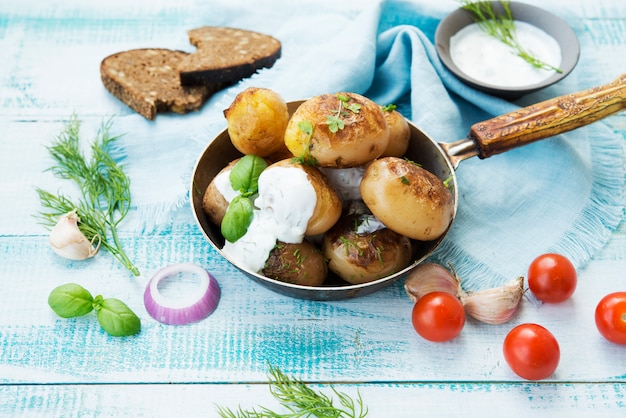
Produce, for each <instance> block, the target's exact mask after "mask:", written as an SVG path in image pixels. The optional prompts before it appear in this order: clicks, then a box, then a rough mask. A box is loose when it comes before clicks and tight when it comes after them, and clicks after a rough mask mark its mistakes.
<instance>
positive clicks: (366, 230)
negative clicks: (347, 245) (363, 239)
mask: <svg viewBox="0 0 626 418" xmlns="http://www.w3.org/2000/svg"><path fill="white" fill-rule="evenodd" d="M361 220H362V221H361V223H360V224H359V226H358V227H357V229H356V231H355V232H356V233H357V234H359V235H363V234H371V233H372V232H376V231H378V230H381V229H384V228H387V227H386V226H385V224H384V223H382V222H381V221H380V220H379V219H378V218H377V217H375V216H374V215H362V216H361Z"/></svg>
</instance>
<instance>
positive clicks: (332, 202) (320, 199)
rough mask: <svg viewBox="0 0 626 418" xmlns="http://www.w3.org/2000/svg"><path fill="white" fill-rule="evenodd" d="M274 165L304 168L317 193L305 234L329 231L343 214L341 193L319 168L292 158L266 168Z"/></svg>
mask: <svg viewBox="0 0 626 418" xmlns="http://www.w3.org/2000/svg"><path fill="white" fill-rule="evenodd" d="M274 166H276V167H286V168H289V167H295V168H299V169H300V170H304V172H305V173H306V174H307V176H308V180H309V182H310V183H311V184H312V185H313V188H314V189H315V194H316V195H317V201H316V203H315V209H314V210H313V215H311V218H310V219H309V222H308V224H307V228H306V233H305V235H318V234H323V233H324V232H326V231H328V230H329V229H330V228H331V227H332V226H333V225H334V224H335V223H336V222H337V220H338V219H339V217H340V216H341V209H342V206H341V205H342V204H341V199H340V198H339V195H338V194H337V192H335V189H333V188H332V186H331V185H330V183H329V182H328V179H327V178H326V176H325V175H324V174H322V172H321V171H319V170H318V169H317V168H315V167H312V166H309V165H305V164H300V163H298V162H296V161H294V160H293V159H291V158H288V159H284V160H281V161H278V162H276V163H274V164H272V165H271V166H269V167H268V168H266V170H268V169H270V168H271V167H274Z"/></svg>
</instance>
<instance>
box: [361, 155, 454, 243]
mask: <svg viewBox="0 0 626 418" xmlns="http://www.w3.org/2000/svg"><path fill="white" fill-rule="evenodd" d="M360 189H361V196H362V197H363V201H364V202H365V204H366V205H367V207H368V208H369V209H370V210H371V211H372V213H373V214H374V215H375V216H376V217H377V218H378V219H380V221H381V222H383V223H384V224H385V225H386V226H387V227H388V228H389V229H391V230H393V231H396V232H397V233H399V234H401V235H405V236H407V237H409V238H413V239H416V240H421V241H432V240H435V239H437V238H439V237H440V236H442V235H443V234H444V233H445V231H446V230H447V229H448V226H449V225H450V223H451V222H452V217H453V215H454V197H453V196H452V193H451V192H450V190H448V188H447V187H446V186H445V185H444V184H443V182H442V181H441V180H440V179H439V178H437V177H436V176H435V175H434V174H432V173H430V172H428V171H427V170H425V169H423V168H422V167H419V166H418V165H416V164H414V163H412V162H410V161H407V160H404V159H402V158H397V157H385V158H381V159H378V160H376V161H373V162H372V163H371V164H370V165H369V166H368V167H367V170H366V171H365V175H364V176H363V180H362V181H361V187H360Z"/></svg>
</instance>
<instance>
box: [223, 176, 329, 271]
mask: <svg viewBox="0 0 626 418" xmlns="http://www.w3.org/2000/svg"><path fill="white" fill-rule="evenodd" d="M216 186H217V184H216ZM218 190H219V186H218ZM220 192H221V190H220ZM225 199H226V200H228V198H227V197H226V196H225ZM316 203H317V195H316V193H315V189H314V188H313V185H312V184H311V183H310V182H309V180H308V176H307V174H306V173H305V172H304V171H303V170H300V169H299V168H290V167H272V168H268V169H266V170H264V171H263V172H262V173H261V175H260V176H259V194H258V197H257V198H256V199H255V201H254V206H255V210H254V212H253V218H252V223H251V224H250V226H249V227H248V231H247V232H246V234H245V235H244V236H243V237H241V238H240V239H238V240H237V241H236V242H234V243H231V242H228V241H226V244H225V245H224V248H223V249H222V251H224V253H225V254H227V255H228V256H230V257H231V258H232V259H233V261H236V262H237V263H240V264H241V265H243V266H245V267H247V268H248V269H250V270H252V271H255V272H259V271H261V270H262V269H263V267H264V266H265V261H266V260H267V257H268V256H269V253H270V251H272V249H273V248H274V246H275V245H276V241H277V240H280V241H283V242H287V243H299V242H302V240H303V239H304V233H305V231H306V227H307V224H308V222H309V219H310V218H311V216H312V215H313V211H314V209H315V205H316Z"/></svg>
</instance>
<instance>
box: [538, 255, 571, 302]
mask: <svg viewBox="0 0 626 418" xmlns="http://www.w3.org/2000/svg"><path fill="white" fill-rule="evenodd" d="M577 281H578V279H577V277H576V269H575V268H574V265H573V264H572V263H571V261H569V260H568V259H567V258H566V257H564V256H562V255H560V254H552V253H548V254H542V255H540V256H539V257H537V258H535V259H534V260H533V262H532V263H530V267H529V268H528V287H529V288H530V291H531V292H533V294H534V295H535V297H537V299H539V300H541V301H543V302H548V303H559V302H563V301H564V300H567V299H568V298H569V297H570V296H572V294H573V293H574V290H576V283H577Z"/></svg>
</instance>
